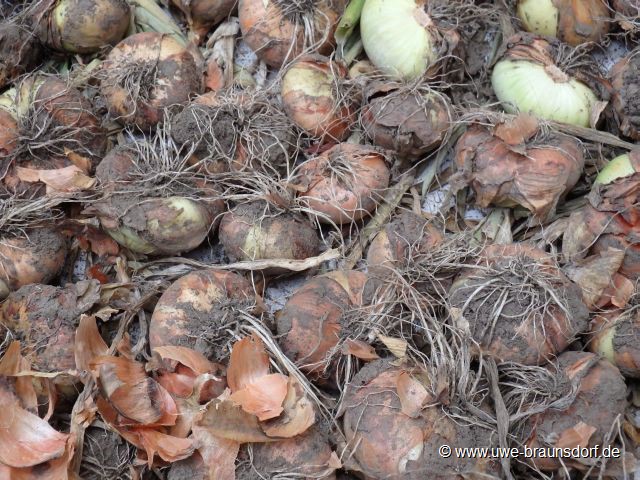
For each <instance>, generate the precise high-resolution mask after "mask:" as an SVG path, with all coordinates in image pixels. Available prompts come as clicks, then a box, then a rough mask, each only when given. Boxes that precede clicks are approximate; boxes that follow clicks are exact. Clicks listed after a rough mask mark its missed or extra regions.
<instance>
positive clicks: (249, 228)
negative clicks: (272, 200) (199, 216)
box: [219, 201, 320, 260]
mask: <svg viewBox="0 0 640 480" xmlns="http://www.w3.org/2000/svg"><path fill="white" fill-rule="evenodd" d="M219 238H220V243H221V244H222V245H223V246H224V249H225V252H226V253H227V255H229V257H231V259H233V260H266V259H280V258H286V259H291V260H304V259H305V258H309V257H314V256H316V255H318V253H319V251H320V239H319V238H318V233H317V231H316V230H315V229H314V228H313V226H312V225H311V223H310V222H309V220H307V219H306V218H304V217H302V216H301V215H297V214H294V213H291V212H283V211H278V209H277V208H276V207H275V206H274V205H271V204H268V203H267V202H262V201H261V202H253V203H246V204H241V205H238V206H237V207H236V208H234V209H233V210H231V211H229V212H227V213H225V214H224V216H223V217H222V221H221V222H220V231H219Z"/></svg>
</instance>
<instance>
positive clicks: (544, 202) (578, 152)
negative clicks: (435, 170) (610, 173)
mask: <svg viewBox="0 0 640 480" xmlns="http://www.w3.org/2000/svg"><path fill="white" fill-rule="evenodd" d="M542 131H543V130H542V128H541V127H540V125H539V123H538V121H537V120H536V119H535V118H534V117H532V116H530V115H525V114H521V115H519V116H518V117H515V118H512V119H507V120H504V121H501V122H497V123H496V125H495V126H494V127H489V126H487V125H486V122H483V123H480V122H478V123H474V124H472V125H471V126H470V127H469V128H468V129H467V131H466V132H465V133H464V134H463V135H462V137H460V139H459V140H458V143H457V144H456V151H455V163H456V166H457V167H458V170H459V171H460V175H461V176H462V182H463V184H464V185H470V186H471V187H472V188H473V190H474V192H475V194H476V202H477V203H478V204H479V205H480V206H481V207H488V206H489V205H495V206H499V207H507V208H511V207H516V206H519V207H522V208H525V209H527V210H529V211H530V212H531V213H532V214H534V215H535V216H536V217H537V218H543V219H544V218H546V217H548V216H549V215H552V214H553V213H554V212H555V208H556V206H557V205H558V202H559V201H560V200H562V198H564V196H565V195H566V194H567V193H568V192H569V191H570V190H571V189H572V188H573V187H574V186H575V184H576V183H577V182H578V180H579V179H580V176H581V175H582V170H583V168H584V156H583V149H582V146H581V144H580V143H579V142H578V140H577V139H575V138H574V137H571V136H569V135H563V134H560V133H553V132H547V133H546V134H543V133H542Z"/></svg>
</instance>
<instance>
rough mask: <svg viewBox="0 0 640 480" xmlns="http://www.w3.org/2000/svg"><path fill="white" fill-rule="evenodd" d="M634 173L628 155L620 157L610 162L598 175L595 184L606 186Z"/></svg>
mask: <svg viewBox="0 0 640 480" xmlns="http://www.w3.org/2000/svg"><path fill="white" fill-rule="evenodd" d="M634 173H636V171H635V170H634V168H633V165H632V164H631V159H630V158H629V155H628V154H624V155H620V156H618V157H616V158H614V159H613V160H611V161H610V162H609V163H608V164H607V165H606V166H605V167H604V168H603V169H602V170H601V171H600V173H599V174H598V176H597V177H596V180H595V183H599V184H602V185H608V184H610V183H612V182H614V181H616V180H617V179H619V178H623V177H628V176H629V175H633V174H634Z"/></svg>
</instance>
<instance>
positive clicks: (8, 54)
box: [0, 21, 43, 88]
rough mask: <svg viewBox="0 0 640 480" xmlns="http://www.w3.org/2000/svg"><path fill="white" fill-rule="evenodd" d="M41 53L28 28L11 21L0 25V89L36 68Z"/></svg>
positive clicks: (36, 40)
mask: <svg viewBox="0 0 640 480" xmlns="http://www.w3.org/2000/svg"><path fill="white" fill-rule="evenodd" d="M42 53H43V48H42V45H41V44H40V41H39V40H38V38H37V36H36V35H34V33H33V32H32V31H30V29H29V28H25V27H24V26H22V25H19V24H18V23H16V22H11V21H5V22H3V23H2V24H0V88H4V87H6V86H7V85H9V84H10V83H12V82H13V81H14V80H16V79H17V78H18V77H19V76H20V75H23V74H25V73H27V72H30V71H31V70H33V69H34V68H35V67H37V66H38V64H39V63H40V61H41V60H42Z"/></svg>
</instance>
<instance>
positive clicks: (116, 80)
mask: <svg viewBox="0 0 640 480" xmlns="http://www.w3.org/2000/svg"><path fill="white" fill-rule="evenodd" d="M200 88H201V79H200V75H199V74H198V69H197V67H196V62H195V60H194V58H193V56H192V55H191V53H190V52H189V51H188V50H187V49H186V48H185V47H183V46H182V45H181V44H180V43H178V41H177V40H175V39H174V38H173V37H172V36H171V35H164V34H161V33H156V32H144V33H138V34H135V35H131V36H130V37H127V38H125V39H124V40H123V41H121V42H120V43H119V44H118V45H116V46H115V47H114V48H113V50H111V52H110V53H109V55H108V56H107V58H106V60H105V61H104V63H103V65H102V78H101V85H100V90H101V93H102V96H103V97H104V99H105V101H106V102H107V106H108V108H109V112H110V113H111V114H112V115H114V116H115V117H116V119H117V120H118V121H120V122H122V123H124V124H126V125H135V126H137V127H139V128H140V129H142V130H149V129H150V128H151V127H153V126H155V125H156V124H157V123H158V122H160V121H161V120H162V119H163V115H164V110H165V108H167V107H169V106H171V105H176V104H181V103H186V102H187V101H188V100H189V97H190V95H192V94H196V93H198V92H199V91H200Z"/></svg>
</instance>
